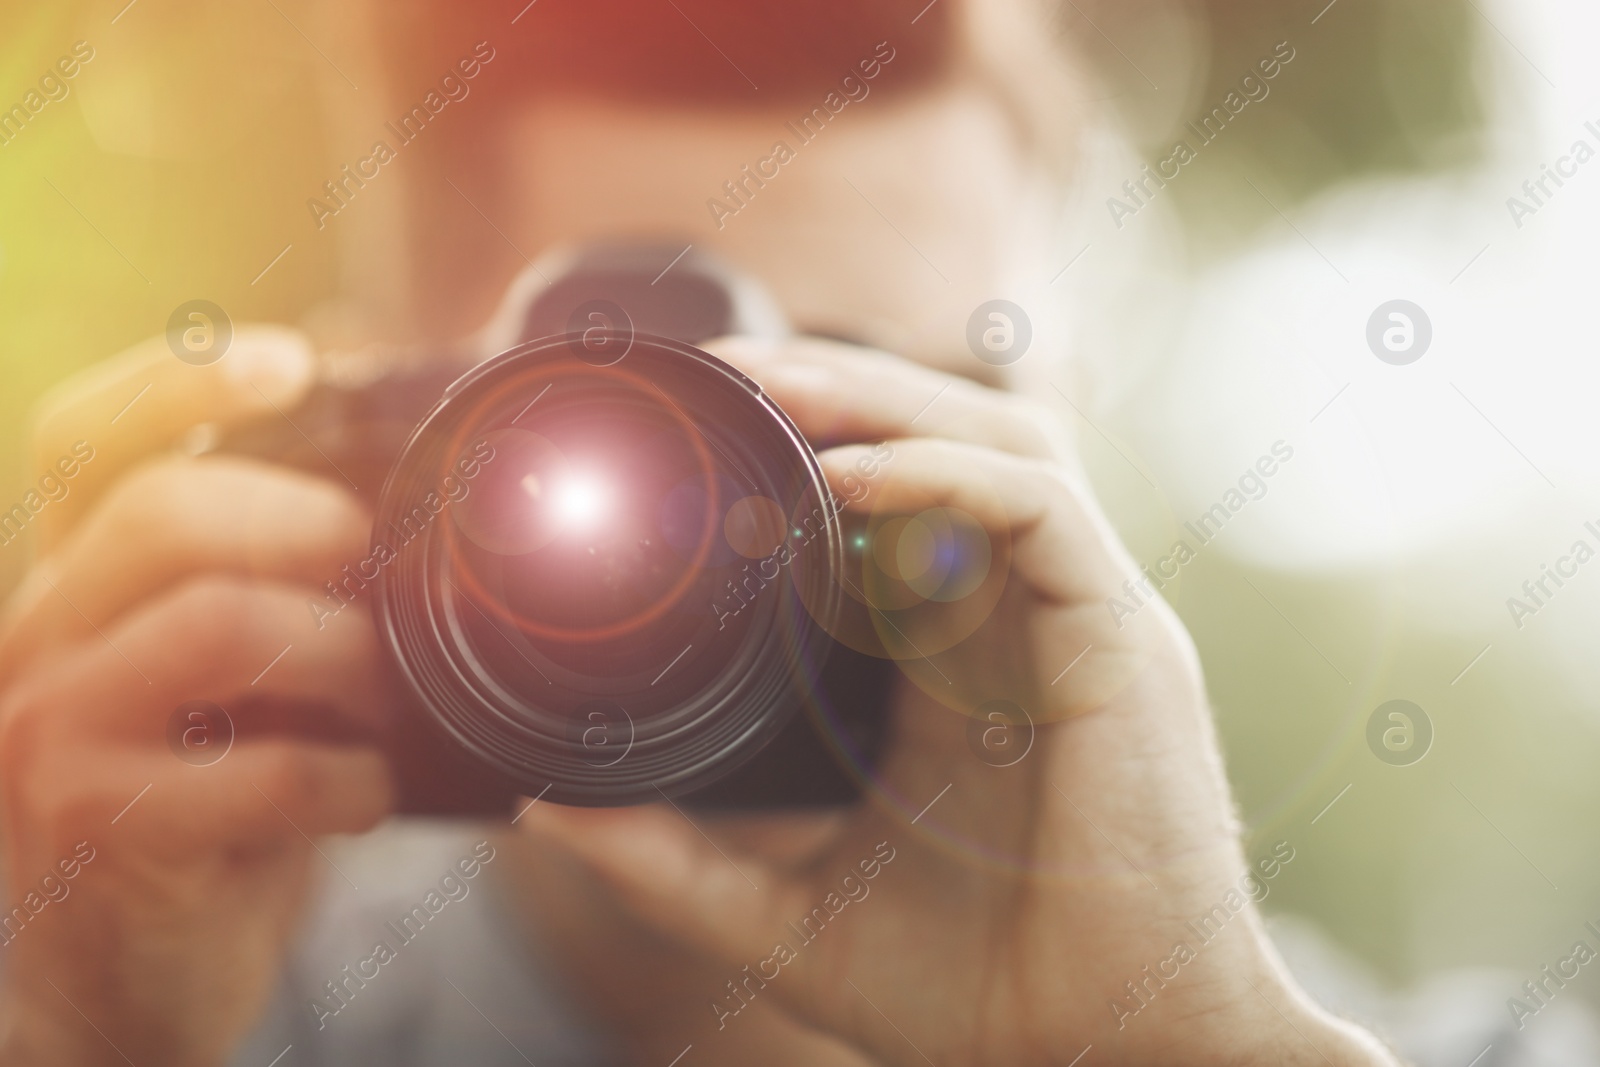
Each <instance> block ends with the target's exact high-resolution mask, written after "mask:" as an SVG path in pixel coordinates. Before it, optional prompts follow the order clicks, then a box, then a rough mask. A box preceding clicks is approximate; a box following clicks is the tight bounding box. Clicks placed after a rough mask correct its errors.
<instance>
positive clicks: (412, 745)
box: [220, 244, 897, 816]
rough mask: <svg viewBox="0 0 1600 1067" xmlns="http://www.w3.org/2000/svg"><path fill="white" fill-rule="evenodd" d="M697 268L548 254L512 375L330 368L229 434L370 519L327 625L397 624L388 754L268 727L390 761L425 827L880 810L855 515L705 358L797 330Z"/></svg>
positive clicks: (386, 638) (608, 255)
mask: <svg viewBox="0 0 1600 1067" xmlns="http://www.w3.org/2000/svg"><path fill="white" fill-rule="evenodd" d="M674 251H675V250H673V249H669V248H666V247H664V246H659V245H651V244H602V245H593V246H588V247H585V248H582V249H579V250H577V251H575V252H572V253H569V254H566V255H561V256H556V257H546V258H545V259H544V260H542V261H541V263H540V264H538V265H536V266H535V268H534V269H533V270H531V271H529V272H528V273H527V274H524V275H523V276H522V278H521V279H519V281H518V283H517V284H516V285H514V286H513V288H512V291H511V295H510V296H509V297H508V299H507V302H506V305H505V307H504V308H503V310H502V312H501V314H500V316H499V317H498V320H497V325H492V326H491V328H490V330H489V331H488V332H489V334H490V335H491V336H490V344H494V345H496V346H498V345H499V344H503V343H505V342H507V341H513V342H515V343H512V344H510V346H509V347H508V348H507V350H506V351H504V352H502V353H501V354H500V355H498V356H495V357H494V358H492V359H489V360H487V361H483V362H481V363H478V364H477V365H476V366H473V365H471V364H472V356H473V353H471V352H469V351H467V350H464V349H463V350H456V351H446V352H442V353H441V352H438V351H424V350H393V349H389V350H379V349H374V350H369V351H366V352H362V353H356V354H349V355H344V356H336V357H332V358H330V359H329V361H328V363H327V365H326V367H325V372H324V374H323V376H322V380H321V381H320V382H319V384H318V385H317V386H316V387H315V388H314V389H313V391H312V392H311V394H310V395H309V396H308V398H307V400H306V401H305V403H304V404H302V405H301V406H300V407H299V408H297V409H295V410H294V411H292V412H289V413H288V414H287V416H285V417H283V418H282V419H279V420H277V421H263V422H262V423H259V424H255V425H251V426H247V427H243V428H240V429H238V430H236V431H234V432H232V433H230V434H229V435H228V436H227V437H225V438H224V439H223V441H222V442H221V444H220V448H221V450H223V451H226V452H231V453H242V454H247V455H251V456H255V457H259V458H263V459H267V460H270V461H273V462H276V463H281V464H286V465H290V466H295V467H298V468H301V469H304V470H307V471H309V472H312V473H315V474H318V475H320V476H324V477H329V478H332V479H334V480H342V481H345V482H348V483H349V484H350V485H351V487H352V488H353V489H354V491H355V492H356V494H357V495H358V496H359V497H361V498H362V499H363V500H364V502H365V503H367V504H368V505H369V506H370V507H372V508H373V510H374V513H375V515H376V520H375V524H374V531H373V539H372V544H371V552H370V553H369V555H368V556H366V557H365V558H363V559H361V560H354V561H351V562H350V563H349V564H348V565H346V566H345V567H344V568H342V569H341V571H340V573H339V574H337V575H332V576H330V577H329V581H328V582H327V583H326V586H325V589H324V592H325V594H326V595H325V596H324V597H323V598H321V599H320V600H313V601H312V602H311V603H310V604H309V605H308V610H309V611H310V612H311V613H312V615H313V616H314V617H316V619H317V621H318V623H319V625H323V624H325V622H326V620H327V618H329V617H330V616H332V615H336V614H338V613H340V612H342V611H344V610H347V609H349V608H352V607H358V608H359V607H362V606H364V607H365V608H367V609H368V610H371V612H372V614H373V618H374V621H375V622H376V624H377V628H378V631H379V634H380V637H381V639H382V644H383V646H384V649H385V654H386V656H387V657H388V660H389V664H390V666H391V668H392V671H391V672H390V673H391V683H392V690H393V692H392V694H391V695H390V696H391V699H390V701H389V703H390V704H391V706H392V707H393V708H394V714H393V716H392V717H391V718H390V721H389V723H388V725H387V727H386V729H385V731H384V734H383V736H381V737H378V738H372V737H370V736H361V735H358V734H357V733H355V732H354V731H352V730H351V729H350V728H349V727H348V726H347V725H345V724H343V723H341V722H339V721H338V720H337V719H336V718H335V717H333V716H331V715H328V714H326V713H325V712H324V711H323V709H314V708H304V707H300V708H285V707H282V706H268V705H269V704H270V702H269V701H265V700H262V699H260V698H254V699H252V700H251V701H250V702H249V703H250V704H251V706H250V707H245V708H240V709H237V710H239V711H240V712H241V714H240V716H239V718H240V719H241V720H242V722H244V723H247V724H248V723H256V724H267V725H266V726H265V727H264V728H265V729H269V730H273V729H276V730H283V729H287V730H292V731H294V732H297V733H301V734H305V733H311V734H315V735H317V736H321V737H324V738H327V739H330V740H336V741H339V740H348V741H356V740H360V741H364V742H368V743H371V742H373V741H376V743H378V744H380V745H381V746H382V747H383V748H384V749H385V750H386V752H387V753H388V755H389V758H390V760H391V762H392V764H393V766H394V769H395V772H396V776H397V779H398V782H399V785H400V794H401V802H400V806H401V810H402V811H403V812H405V813H409V814H427V815H462V816H484V815H504V814H506V813H507V812H508V811H509V810H510V806H511V801H512V798H514V797H515V796H518V795H527V796H542V797H544V798H545V799H548V800H551V801H556V802H562V803H570V804H585V805H617V804H629V803H640V802H646V801H649V800H654V799H660V798H661V797H671V798H673V799H674V800H677V801H680V802H682V803H685V804H692V805H696V806H700V807H712V808H730V809H750V808H783V807H797V806H827V805H838V804H845V803H849V802H851V801H852V800H854V799H856V798H857V797H858V796H859V792H860V789H861V784H862V780H863V777H864V776H865V775H866V774H868V773H870V770H871V768H872V767H873V765H874V764H875V761H876V759H877V757H878V754H879V752H880V751H881V749H882V747H883V745H884V743H885V735H886V732H887V719H886V713H885V709H886V707H887V704H888V699H889V688H890V685H891V683H892V680H893V678H894V676H895V674H896V673H897V669H896V668H895V666H894V665H893V663H892V662H891V661H888V660H884V659H880V658H876V657H873V656H869V655H866V654H864V653H862V652H858V651H855V650H854V649H851V648H848V647H846V646H844V645H841V644H838V643H837V642H835V641H833V640H832V639H831V638H830V636H829V631H830V628H831V625H832V622H833V616H834V614H835V612H836V610H837V601H838V600H839V598H840V592H839V582H840V579H841V577H842V573H843V572H842V567H843V565H844V547H843V542H844V538H845V536H846V534H845V524H846V523H847V521H848V520H847V519H846V517H845V515H844V514H843V511H842V509H841V507H840V504H841V500H840V498H839V497H838V496H836V495H835V494H834V492H833V491H832V490H831V489H830V488H829V487H828V486H827V484H826V481H825V480H824V479H823V476H822V473H821V470H820V467H818V466H817V464H816V459H815V455H814V453H813V452H812V451H811V448H810V446H809V444H808V443H807V442H806V441H805V440H804V439H803V437H801V435H800V433H799V431H798V430H797V429H796V428H795V427H794V426H793V424H792V423H790V422H789V420H788V419H787V417H786V416H785V415H784V414H783V412H782V411H781V410H780V409H778V408H777V406H776V405H775V404H774V403H773V402H772V400H771V399H770V398H768V397H766V396H765V395H764V394H763V393H762V392H761V390H760V389H759V387H757V386H756V385H755V383H753V382H750V381H749V380H748V379H746V378H744V377H743V375H741V374H739V373H738V372H737V371H735V370H734V369H733V368H731V367H728V366H727V365H726V364H723V363H721V362H720V361H718V360H716V359H715V358H714V357H712V356H710V355H708V354H706V353H704V352H702V351H700V350H699V349H697V348H694V347H693V346H694V345H695V344H696V343H699V342H703V341H705V340H708V339H710V338H712V337H717V336H722V335H727V334H745V335H754V336H764V337H770V338H777V337H781V336H783V335H784V334H785V333H786V326H785V324H784V321H783V318H782V316H781V313H780V312H778V310H777V308H776V305H775V304H774V302H773V301H771V300H770V299H769V298H768V297H767V296H766V294H765V292H764V291H763V290H762V289H761V287H760V286H759V285H758V284H756V283H755V282H754V281H752V280H751V279H749V278H747V277H743V276H741V275H738V274H736V273H735V272H733V271H731V270H730V269H729V268H727V267H726V266H725V265H723V264H722V263H720V262H718V261H716V260H714V259H712V258H710V257H708V256H705V255H703V254H699V253H696V252H694V251H693V250H692V249H691V250H688V251H685V252H684V253H681V254H678V255H677V257H676V258H674ZM496 332H498V333H499V335H500V336H499V337H494V336H493V335H494V334H495V333H496ZM362 601H366V603H365V605H362ZM257 728H262V727H259V726H258V727H257ZM245 729H246V730H247V729H248V727H246V728H245Z"/></svg>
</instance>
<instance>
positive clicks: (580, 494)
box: [550, 474, 612, 530]
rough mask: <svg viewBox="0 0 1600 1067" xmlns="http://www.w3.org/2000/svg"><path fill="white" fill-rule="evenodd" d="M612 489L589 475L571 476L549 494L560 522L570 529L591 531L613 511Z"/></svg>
mask: <svg viewBox="0 0 1600 1067" xmlns="http://www.w3.org/2000/svg"><path fill="white" fill-rule="evenodd" d="M611 503H612V495H611V487H610V486H608V485H607V484H606V483H605V482H604V481H602V480H600V479H599V478H596V477H594V476H593V475H590V474H571V475H568V476H567V477H566V478H564V479H562V480H561V481H560V482H558V483H557V484H556V486H555V488H554V490H553V491H552V492H551V494H550V509H551V512H552V514H553V515H554V517H555V520H556V522H557V523H559V524H560V525H561V526H562V527H563V528H565V529H568V530H589V529H593V528H594V526H595V525H596V524H597V523H599V522H600V520H602V519H604V518H605V517H606V516H607V515H608V514H610V512H611Z"/></svg>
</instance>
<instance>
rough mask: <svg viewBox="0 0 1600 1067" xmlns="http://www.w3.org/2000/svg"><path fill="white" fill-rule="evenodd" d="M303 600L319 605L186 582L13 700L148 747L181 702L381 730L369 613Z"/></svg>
mask: <svg viewBox="0 0 1600 1067" xmlns="http://www.w3.org/2000/svg"><path fill="white" fill-rule="evenodd" d="M310 601H317V602H319V603H320V602H321V598H318V597H315V596H314V594H311V591H310V590H307V589H302V588H296V587H293V586H284V585H270V584H265V583H259V582H256V583H250V582H244V581H241V580H238V579H231V578H219V577H208V578H202V579H197V580H194V581H191V582H187V583H185V584H184V585H182V586H180V587H179V588H177V589H176V590H174V591H172V592H171V593H168V594H165V595H163V596H161V597H159V598H157V599H156V600H154V601H153V602H151V603H150V604H148V605H146V606H142V607H140V608H139V609H138V610H136V611H134V612H132V613H130V614H128V615H127V616H126V617H125V618H124V619H123V621H122V622H120V623H118V624H117V625H115V626H111V627H105V628H102V629H101V631H100V632H98V633H96V634H94V635H93V636H91V637H87V638H85V639H84V641H83V642H81V643H80V644H79V646H78V648H77V650H76V651H74V652H73V653H72V654H71V655H70V656H67V657H64V658H62V659H60V660H58V661H57V662H55V663H53V664H52V665H51V666H49V667H48V668H46V669H44V670H42V671H39V672H37V673H36V675H35V676H34V677H32V678H30V679H29V680H28V681H27V682H25V683H23V684H22V685H20V686H18V688H17V690H16V692H15V695H14V698H13V702H14V703H15V704H18V705H20V706H21V708H22V709H23V712H22V713H25V714H29V715H34V716H42V717H46V718H50V719H52V720H59V728H60V729H63V730H69V731H74V732H76V733H77V734H80V735H81V733H82V732H84V731H88V732H89V733H90V734H94V735H98V734H100V733H102V732H111V733H116V734H120V735H122V736H124V737H128V738H132V739H143V740H146V741H149V740H154V739H155V738H157V737H159V736H160V735H161V734H162V732H163V731H164V730H165V729H166V726H167V722H168V719H169V718H170V717H171V715H172V714H173V713H174V711H175V710H176V709H177V708H178V706H179V705H181V704H183V703H185V702H187V701H190V700H209V701H212V702H214V703H217V704H220V705H221V706H222V707H223V708H224V709H225V710H227V709H230V707H232V708H237V707H238V706H239V705H238V701H239V700H240V699H241V698H244V697H257V696H262V697H267V696H270V697H273V698H282V699H285V700H288V701H292V702H295V703H302V704H309V705H317V706H320V707H326V708H329V709H332V711H333V712H334V713H336V714H340V715H343V716H345V717H347V718H348V719H349V720H350V721H351V722H353V723H360V724H364V725H366V726H368V727H376V726H378V725H379V724H380V722H381V717H382V711H383V694H384V687H383V685H382V684H381V682H382V678H381V673H380V667H379V655H378V647H377V636H376V634H375V633H374V631H373V628H372V623H371V619H370V617H369V616H368V615H367V613H366V612H364V611H362V610H360V608H359V606H347V607H344V608H343V609H342V610H340V611H339V612H337V613H336V614H327V615H323V616H322V617H321V618H320V620H319V618H318V617H317V615H315V614H314V613H313V612H312V611H311V609H310V607H309V606H308V602H310ZM335 603H336V602H335Z"/></svg>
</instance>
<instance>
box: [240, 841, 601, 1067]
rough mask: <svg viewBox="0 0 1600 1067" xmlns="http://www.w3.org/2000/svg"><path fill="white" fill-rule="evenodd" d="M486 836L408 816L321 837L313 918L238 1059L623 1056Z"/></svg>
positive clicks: (282, 1065) (243, 1065) (543, 1065)
mask: <svg viewBox="0 0 1600 1067" xmlns="http://www.w3.org/2000/svg"><path fill="white" fill-rule="evenodd" d="M486 837H487V835H486V834H483V833H481V832H479V828H477V827H475V826H473V825H471V824H465V823H446V822H440V823H430V822H424V821H416V820H402V821H396V822H392V823H390V824H389V825H387V826H385V827H383V828H381V829H380V830H378V831H376V832H374V833H371V834H368V835H365V836H363V837H360V838H351V839H340V840H336V841H331V842H324V843H322V845H321V848H322V850H323V851H324V852H325V853H326V855H327V862H326V863H323V862H322V861H321V860H318V862H319V863H321V864H322V866H323V868H324V871H323V874H324V877H323V879H322V885H321V888H320V891H319V893H318V896H317V899H316V902H315V905H314V907H313V909H312V914H311V916H310V920H309V922H308V924H307V926H306V929H305V931H304V934H303V936H302V938H301V939H300V942H299V943H298V945H296V946H295V948H294V950H293V952H292V954H291V956H290V959H289V961H288V965H287V968H286V970H285V973H284V975H283V979H282V982H281V983H280V987H279V990H278V993H277V995H276V997H275V998H274V1001H273V1003H272V1006H271V1008H270V1009H269V1010H268V1012H267V1015H266V1017H265V1019H264V1020H263V1021H262V1023H261V1025H260V1026H259V1027H258V1028H257V1030H256V1032H255V1033H253V1034H252V1035H251V1036H250V1037H249V1039H248V1040H247V1041H246V1042H245V1043H244V1045H243V1046H242V1047H241V1048H240V1050H239V1053H238V1055H237V1056H236V1057H235V1058H234V1060H233V1062H234V1064H235V1065H237V1067H269V1065H274V1064H275V1067H363V1065H366V1064H372V1065H374V1067H377V1065H383V1067H410V1065H413V1064H415V1065H417V1067H422V1065H430V1067H431V1065H440V1064H472V1065H474V1067H501V1065H505V1067H526V1065H527V1064H530V1063H532V1064H537V1065H538V1067H567V1065H573V1067H576V1065H586V1067H588V1065H605V1064H613V1063H617V1062H620V1061H619V1058H618V1056H617V1055H616V1053H615V1052H614V1051H613V1050H611V1049H609V1048H608V1043H607V1042H606V1041H605V1039H604V1038H603V1037H602V1036H601V1035H599V1034H598V1033H596V1032H595V1030H594V1029H593V1028H592V1027H591V1026H590V1025H589V1024H588V1023H587V1021H586V1020H584V1019H583V1018H582V1017H581V1014H580V1011H579V1009H578V1008H577V1006H576V1005H574V1004H573V1003H571V1002H570V1001H569V1000H568V999H567V998H565V997H564V996H563V994H562V990H561V985H560V980H559V977H558V976H556V975H553V974H552V973H551V971H550V969H549V967H548V962H547V960H546V959H545V957H544V956H543V954H542V952H541V950H540V948H539V946H537V945H535V944H530V943H529V940H528V938H527V937H526V936H525V935H524V934H523V932H522V931H521V930H520V929H519V928H518V925H517V924H516V923H515V922H514V921H513V919H512V917H511V915H510V914H509V913H508V911H507V909H506V907H505V905H504V902H503V900H502V899H501V893H502V886H503V879H499V878H496V877H494V876H495V874H497V873H498V872H497V871H496V870H495V862H496V860H495V859H489V860H488V861H487V862H484V861H483V859H482V857H483V856H484V855H486V854H487V852H486V850H485V848H484V847H482V846H479V845H478V843H479V842H481V841H484V840H485V838H486ZM468 872H471V873H470V874H469V873H468ZM497 883H499V884H497ZM380 946H383V947H382V948H380ZM328 983H333V986H332V987H331V988H330V986H329V984H328Z"/></svg>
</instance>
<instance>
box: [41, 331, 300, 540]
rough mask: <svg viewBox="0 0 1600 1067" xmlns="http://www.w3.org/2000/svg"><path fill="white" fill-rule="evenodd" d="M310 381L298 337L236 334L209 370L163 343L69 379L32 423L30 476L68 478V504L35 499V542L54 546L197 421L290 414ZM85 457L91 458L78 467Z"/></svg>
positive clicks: (145, 345)
mask: <svg viewBox="0 0 1600 1067" xmlns="http://www.w3.org/2000/svg"><path fill="white" fill-rule="evenodd" d="M313 375H314V364H313V360H312V355H311V348H310V345H309V343H308V342H307V340H306V338H305V337H304V336H303V335H302V334H301V333H299V332H298V331H296V330H291V329H287V328H285V327H276V326H241V327H239V328H238V330H237V331H236V332H235V334H234V337H233V341H232V343H231V345H230V346H229V348H228V349H227V351H226V353H225V354H224V355H223V357H222V358H221V359H220V360H218V361H217V362H215V363H213V364H210V365H207V366H203V367H197V366H192V365H190V364H188V363H185V362H183V361H182V360H180V359H178V358H177V357H176V356H175V355H173V353H172V351H171V349H169V348H168V347H167V339H166V337H165V336H162V337H155V338H151V339H150V340H148V341H145V342H143V343H142V344H139V345H136V346H134V347H133V348H131V349H129V350H128V351H127V352H124V353H123V354H122V355H120V356H117V357H115V358H114V359H111V360H109V361H107V362H105V363H102V364H100V365H98V366H95V367H92V368H90V369H89V370H87V371H84V372H83V373H82V374H79V375H76V376H74V377H72V378H70V379H68V380H67V381H66V382H64V383H62V384H61V385H59V386H57V387H56V388H55V389H53V390H52V391H51V392H50V393H49V394H47V395H46V396H45V397H44V399H42V400H41V401H40V403H39V406H38V408H37V409H36V414H35V417H34V435H33V460H34V465H35V467H36V468H37V470H36V471H35V472H34V477H41V476H44V475H46V474H50V475H51V476H52V477H56V476H60V475H61V474H62V472H64V471H65V470H68V469H74V470H75V473H73V475H72V476H71V477H70V478H68V477H61V478H60V480H61V482H62V483H63V484H64V485H65V486H66V489H67V492H66V495H65V496H62V497H61V498H60V499H50V498H49V497H44V496H42V497H41V499H44V500H45V501H46V502H45V503H44V506H43V507H41V508H40V509H39V512H38V522H39V528H40V535H41V543H42V544H44V545H49V544H51V543H53V542H54V541H55V540H56V539H57V538H58V537H59V536H60V533H61V531H63V530H65V529H67V528H68V527H70V525H71V524H72V521H73V519H74V518H75V517H76V516H78V515H81V514H82V513H83V509H84V507H85V506H86V505H87V504H88V503H89V502H90V501H91V500H93V499H94V497H95V496H96V495H97V494H98V493H99V492H101V491H102V490H103V489H104V488H105V487H106V486H107V485H109V484H110V482H111V481H112V480H113V479H114V478H115V477H116V476H117V475H118V474H120V473H121V472H122V471H124V470H126V469H127V468H128V467H129V466H130V465H131V464H133V463H135V462H137V461H138V460H139V459H140V458H142V457H143V456H145V455H147V454H149V453H151V452H159V451H163V450H165V449H167V448H170V447H171V446H172V445H173V443H174V442H176V441H177V440H178V439H179V438H180V437H181V436H182V435H183V433H184V432H185V431H186V430H188V429H189V428H190V427H192V426H196V425H199V424H201V423H208V422H211V423H218V424H220V425H224V426H228V425H234V424H236V423H240V422H244V421H247V420H249V419H252V418H258V417H261V416H263V415H275V414H276V412H277V411H280V410H281V411H287V410H288V409H290V408H292V407H293V406H294V405H295V404H297V403H298V402H299V400H300V398H301V397H302V396H303V395H304V394H305V392H306V390H307V389H308V388H309V387H310V385H311V382H312V378H313ZM80 442H81V444H80ZM85 455H90V456H92V458H90V459H88V460H86V461H85V460H84V458H83V457H84V456H85ZM63 461H67V462H65V463H63Z"/></svg>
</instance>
